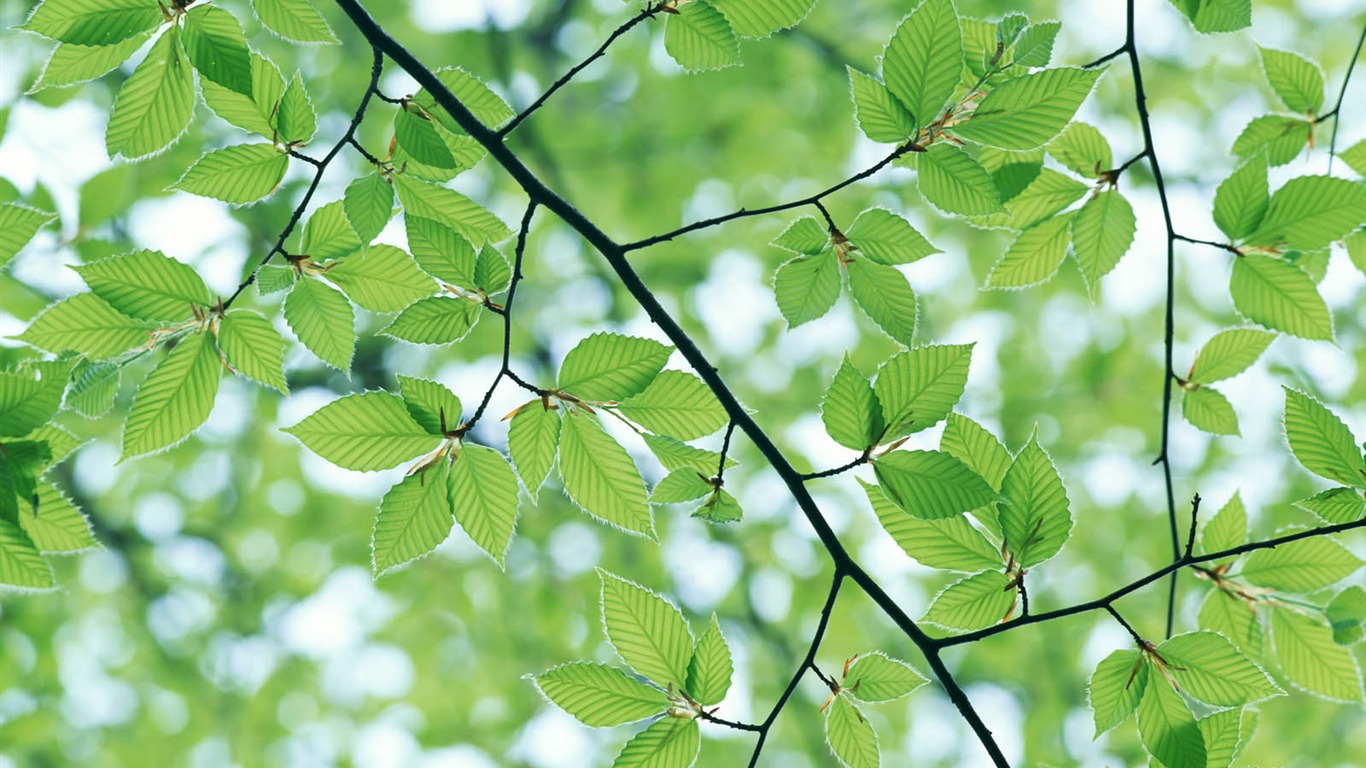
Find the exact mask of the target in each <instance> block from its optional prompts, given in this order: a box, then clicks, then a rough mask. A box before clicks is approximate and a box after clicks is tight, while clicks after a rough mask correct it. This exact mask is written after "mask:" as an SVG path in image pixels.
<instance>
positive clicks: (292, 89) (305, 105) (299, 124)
mask: <svg viewBox="0 0 1366 768" xmlns="http://www.w3.org/2000/svg"><path fill="white" fill-rule="evenodd" d="M276 124H277V125H278V126H279V128H280V133H279V136H278V138H279V140H280V141H282V142H284V143H286V144H289V145H291V146H301V145H303V144H307V143H308V142H309V140H311V139H312V138H313V134H315V133H317V132H318V114H317V112H315V111H314V110H313V100H312V99H310V98H308V90H307V89H305V88H304V80H303V77H302V76H300V75H299V73H298V72H295V73H294V77H293V78H291V79H290V81H289V87H287V88H285V94H284V96H283V97H281V99H280V108H279V111H278V118H277V120H276Z"/></svg>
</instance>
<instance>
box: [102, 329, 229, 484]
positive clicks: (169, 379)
mask: <svg viewBox="0 0 1366 768" xmlns="http://www.w3.org/2000/svg"><path fill="white" fill-rule="evenodd" d="M222 371H223V364H222V363H221V362H220V361H219V359H218V351H217V350H216V349H214V346H213V342H212V341H210V340H209V337H208V335H207V334H204V333H195V334H191V335H190V336H187V337H185V338H184V339H183V340H181V342H180V343H179V344H177V345H176V347H175V349H172V350H171V353H170V354H169V355H167V356H166V358H165V359H164V360H162V361H161V362H160V363H158V364H157V367H156V368H154V369H152V372H151V373H150V374H148V376H147V379H146V380H145V381H143V382H142V385H141V386H139V387H138V391H137V394H135V395H133V405H132V407H131V408H129V409H128V421H127V423H126V424H125V425H124V428H123V455H122V456H120V458H119V461H126V460H128V459H131V458H133V457H135V456H142V455H143V454H147V453H151V452H152V451H157V450H161V449H162V448H167V447H170V446H172V445H175V444H176V443H178V442H180V441H181V440H184V439H185V438H186V437H189V435H190V433H191V432H194V431H195V430H196V429H198V428H199V426H200V425H201V424H203V423H204V420H205V419H207V418H208V417H209V411H211V410H213V401H214V397H215V396H217V394H218V380H219V377H220V375H221V373H222Z"/></svg>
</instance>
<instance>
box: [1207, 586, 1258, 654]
mask: <svg viewBox="0 0 1366 768" xmlns="http://www.w3.org/2000/svg"><path fill="white" fill-rule="evenodd" d="M1198 623H1199V625H1200V628H1201V629H1208V630H1210V631H1212V632H1218V633H1219V634H1221V635H1223V636H1224V637H1226V638H1228V639H1229V640H1230V641H1231V642H1232V643H1233V644H1234V645H1235V646H1237V648H1238V650H1240V651H1242V652H1243V653H1246V654H1248V655H1250V656H1256V657H1258V658H1260V657H1261V654H1262V645H1263V643H1262V620H1261V617H1260V615H1259V614H1258V613H1257V611H1256V609H1255V607H1254V606H1252V605H1249V604H1248V602H1247V601H1246V600H1243V599H1242V598H1240V597H1237V596H1235V595H1233V594H1230V593H1229V592H1228V591H1227V590H1223V589H1211V590H1210V591H1209V592H1208V593H1206V594H1205V600H1204V602H1202V603H1200V615H1199V617H1198Z"/></svg>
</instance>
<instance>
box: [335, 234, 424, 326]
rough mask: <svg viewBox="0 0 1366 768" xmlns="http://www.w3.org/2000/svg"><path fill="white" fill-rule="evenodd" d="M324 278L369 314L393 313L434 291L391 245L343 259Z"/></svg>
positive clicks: (417, 270) (400, 252)
mask: <svg viewBox="0 0 1366 768" xmlns="http://www.w3.org/2000/svg"><path fill="white" fill-rule="evenodd" d="M327 278H328V279H329V280H331V281H332V282H333V283H335V284H336V285H337V287H338V288H341V289H342V290H343V291H345V292H346V295H347V296H349V297H351V300H352V301H354V302H356V303H357V304H359V305H360V306H361V307H364V308H365V309H368V310H371V311H373V312H397V311H399V310H401V309H403V308H405V307H408V306H410V305H412V304H413V303H414V302H417V301H418V300H420V299H424V298H426V297H428V296H431V295H432V293H433V292H434V291H435V290H436V284H435V283H433V282H432V279H431V277H429V276H428V275H427V274H426V273H425V272H423V271H422V270H420V269H418V268H417V264H416V263H414V262H413V259H412V257H411V256H409V255H408V253H407V252H406V251H404V250H403V249H402V248H396V247H394V246H392V245H372V246H370V247H369V248H367V249H365V250H363V251H360V252H359V253H356V254H353V255H351V256H348V257H346V259H344V260H343V261H342V262H341V263H340V264H338V265H337V266H336V268H335V269H333V270H331V271H330V272H328V273H327Z"/></svg>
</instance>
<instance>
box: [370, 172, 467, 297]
mask: <svg viewBox="0 0 1366 768" xmlns="http://www.w3.org/2000/svg"><path fill="white" fill-rule="evenodd" d="M343 200H344V202H343V206H344V209H345V211H346V219H347V220H348V221H350V222H351V226H352V227H353V228H354V229H355V232H356V235H357V237H359V238H360V242H361V244H362V245H369V244H370V241H372V240H374V239H375V238H376V237H377V236H379V233H380V231H381V230H383V229H384V227H385V225H387V224H388V223H389V219H390V217H392V216H393V215H394V187H393V185H391V184H390V183H389V182H388V180H386V179H385V178H384V177H383V176H381V175H380V174H378V173H370V174H366V175H365V176H361V177H360V178H358V179H356V180H355V181H353V182H351V183H350V184H348V185H347V187H346V196H345V198H343ZM414 221H422V219H419V218H417V217H416V216H414V217H413V218H412V219H410V220H408V224H409V226H411V225H412V223H413V222H414ZM431 224H432V226H438V227H439V226H441V225H440V224H436V223H435V222H431ZM448 231H449V230H448ZM461 240H462V241H463V238H461ZM408 247H409V248H410V249H412V251H413V252H414V255H416V252H417V246H416V245H415V244H414V243H413V242H412V235H411V233H410V234H409V242H408ZM421 263H422V259H421V258H420V257H419V258H418V264H421ZM428 271H429V272H430V271H431V270H428ZM434 276H435V277H437V278H439V279H445V278H442V277H441V275H434Z"/></svg>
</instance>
